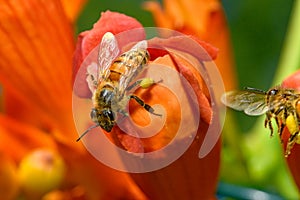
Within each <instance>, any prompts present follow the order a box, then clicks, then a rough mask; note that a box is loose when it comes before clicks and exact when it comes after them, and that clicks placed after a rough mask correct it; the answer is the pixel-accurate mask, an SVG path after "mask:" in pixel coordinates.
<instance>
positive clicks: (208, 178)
mask: <svg viewBox="0 0 300 200" xmlns="http://www.w3.org/2000/svg"><path fill="white" fill-rule="evenodd" d="M174 61H175V63H176V64H174ZM153 63H156V64H163V65H164V66H168V67H170V68H173V69H178V68H179V69H180V70H179V71H180V72H181V73H182V75H183V76H184V77H185V78H186V79H187V81H188V82H189V83H190V84H191V86H192V88H193V89H194V91H195V93H196V95H197V97H198V99H197V101H198V103H199V104H198V105H199V106H200V108H199V110H200V112H201V114H200V117H201V120H200V122H199V127H198V131H197V135H196V136H195V138H197V139H195V140H194V141H193V142H192V144H191V146H190V147H189V148H188V150H187V151H186V152H184V153H183V155H182V156H181V157H180V158H179V159H178V160H176V161H174V162H173V163H171V164H170V165H168V166H166V167H164V168H162V169H158V170H156V171H153V172H148V173H136V174H131V176H132V177H133V179H134V180H135V181H136V183H137V184H138V185H139V186H140V187H141V188H142V190H143V191H144V192H145V193H146V195H147V196H148V197H149V198H150V199H195V198H197V199H213V198H214V195H215V189H216V185H217V177H218V170H219V162H220V140H218V142H217V144H216V145H215V147H214V148H213V150H212V151H211V152H210V154H209V155H207V156H206V157H205V158H204V159H199V157H198V155H197V152H198V151H199V149H200V147H201V145H202V143H203V140H204V138H205V135H206V133H207V128H208V126H209V124H210V120H211V115H212V110H211V107H210V104H209V101H208V97H206V96H205V95H204V93H203V90H202V88H204V87H205V85H203V84H204V83H203V80H202V79H201V77H200V76H197V73H196V72H195V71H193V70H192V68H193V66H191V65H189V64H188V63H187V62H184V61H183V59H182V58H180V57H178V56H177V57H176V56H175V54H174V55H172V58H171V56H170V55H165V56H164V57H160V58H157V59H156V60H155V61H154V62H153ZM153 63H152V64H153ZM150 65H151V64H150ZM150 67H151V66H150ZM177 89H178V88H177ZM173 92H174V91H173ZM135 94H136V95H137V96H139V97H142V98H143V100H144V101H145V102H147V103H148V104H149V105H155V104H160V105H162V106H163V107H164V109H165V112H166V113H167V119H166V121H165V123H164V127H163V128H162V129H160V131H159V132H158V133H156V135H154V136H152V137H149V138H136V137H133V136H131V135H129V134H127V133H124V132H122V131H121V130H120V129H119V128H115V129H113V131H114V132H113V133H112V134H116V135H117V136H118V137H117V138H118V139H119V141H120V142H121V144H122V145H123V147H124V148H125V149H126V150H128V151H130V152H152V151H157V150H159V149H161V148H163V147H165V146H167V145H168V144H169V143H170V142H171V140H172V139H174V137H175V135H176V133H177V130H178V128H179V124H180V123H181V122H180V121H181V120H184V122H183V123H189V121H192V120H193V117H187V115H188V116H195V115H196V114H195V113H189V112H188V113H180V109H178V106H183V107H184V108H183V110H184V111H186V110H187V109H186V108H187V107H188V103H186V104H185V105H182V104H179V102H178V100H177V99H176V96H175V95H174V94H173V93H172V92H170V91H168V89H166V88H164V87H160V86H159V85H154V86H151V89H148V90H142V89H139V90H137V91H136V93H135ZM129 110H130V111H132V112H131V113H130V116H131V118H132V119H133V121H134V122H135V123H136V124H138V125H140V126H143V125H147V124H148V123H149V117H147V113H146V111H145V110H144V109H142V108H141V107H140V105H138V104H137V103H135V102H131V103H130V109H129ZM192 129H193V127H190V130H192ZM185 134H187V135H188V134H189V131H186V132H185V133H183V134H182V135H181V138H180V139H179V140H180V142H179V141H177V142H178V144H180V143H181V142H183V143H185V142H186V141H185V140H186V138H187V137H186V136H187V135H185ZM153 162H155V160H154V161H153Z"/></svg>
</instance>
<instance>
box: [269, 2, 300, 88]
mask: <svg viewBox="0 0 300 200" xmlns="http://www.w3.org/2000/svg"><path fill="white" fill-rule="evenodd" d="M299 67H300V1H299V0H296V1H295V2H294V7H293V10H292V13H291V20H290V22H289V26H288V30H287V37H286V39H285V42H284V47H283V51H282V53H281V57H280V60H279V65H278V69H277V71H276V74H275V77H274V80H273V84H274V85H276V84H278V83H281V82H282V81H283V80H284V79H285V78H286V77H287V76H288V75H290V74H292V73H293V72H295V71H296V70H297V69H299Z"/></svg>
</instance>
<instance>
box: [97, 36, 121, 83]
mask: <svg viewBox="0 0 300 200" xmlns="http://www.w3.org/2000/svg"><path fill="white" fill-rule="evenodd" d="M119 52H120V50H119V47H118V42H117V40H116V37H115V36H114V35H113V34H112V33H111V32H107V33H105V34H104V35H103V37H102V40H101V44H100V46H99V53H98V64H99V69H98V76H97V77H98V81H99V80H103V79H106V78H107V77H108V76H109V67H110V65H111V63H112V62H113V60H114V59H115V58H116V57H117V56H118V54H119Z"/></svg>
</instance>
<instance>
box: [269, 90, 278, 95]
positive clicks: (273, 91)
mask: <svg viewBox="0 0 300 200" xmlns="http://www.w3.org/2000/svg"><path fill="white" fill-rule="evenodd" d="M277 93H278V90H277V89H272V90H271V91H270V94H271V95H276V94H277Z"/></svg>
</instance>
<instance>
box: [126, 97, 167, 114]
mask: <svg viewBox="0 0 300 200" xmlns="http://www.w3.org/2000/svg"><path fill="white" fill-rule="evenodd" d="M130 98H131V99H134V100H135V101H136V102H137V103H138V104H140V105H141V106H142V107H143V108H144V109H145V110H147V111H148V112H149V113H151V114H153V115H157V116H162V115H161V114H157V113H155V112H154V109H153V108H152V107H151V106H150V105H148V104H146V103H145V102H144V101H143V100H142V99H140V98H139V97H138V96H135V95H130Z"/></svg>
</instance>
